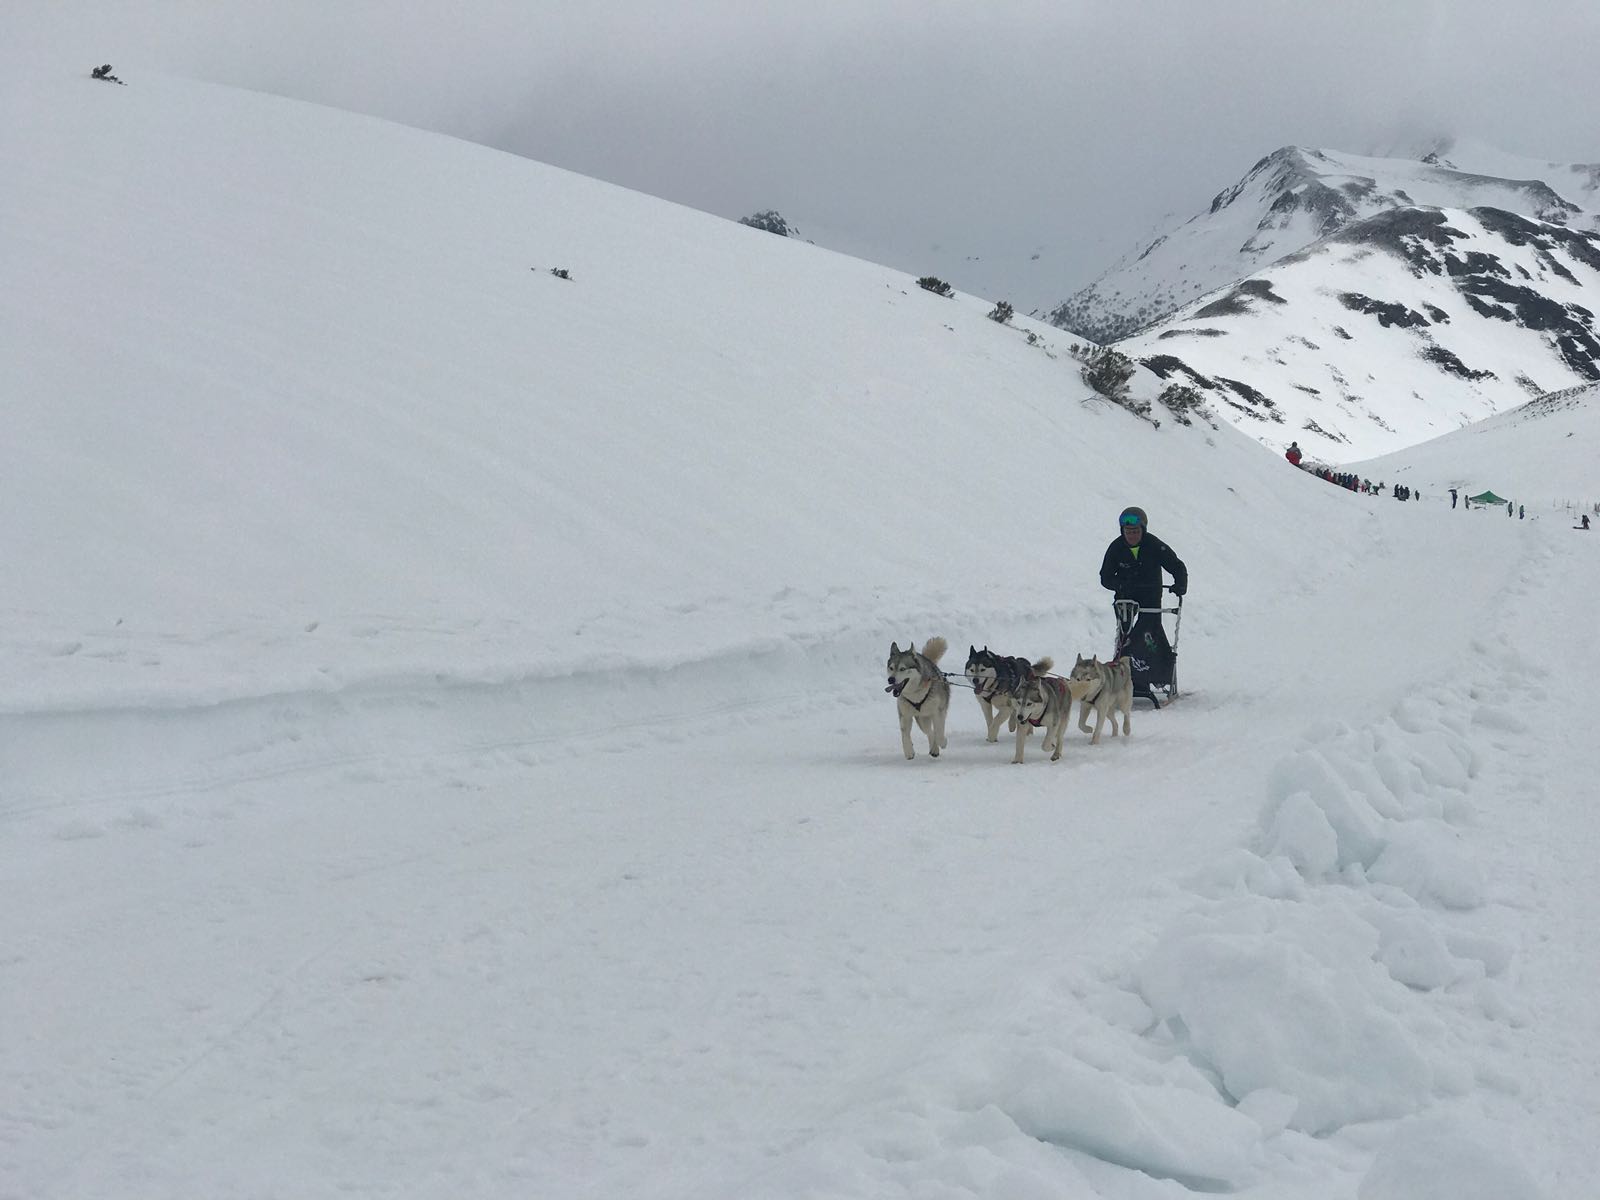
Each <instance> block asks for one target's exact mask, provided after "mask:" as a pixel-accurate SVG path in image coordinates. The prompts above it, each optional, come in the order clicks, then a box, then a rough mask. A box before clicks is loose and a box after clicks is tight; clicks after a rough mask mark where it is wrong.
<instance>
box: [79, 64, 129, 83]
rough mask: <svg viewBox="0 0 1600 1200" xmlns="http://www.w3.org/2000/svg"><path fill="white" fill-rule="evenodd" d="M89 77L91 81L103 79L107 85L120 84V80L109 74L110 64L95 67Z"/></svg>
mask: <svg viewBox="0 0 1600 1200" xmlns="http://www.w3.org/2000/svg"><path fill="white" fill-rule="evenodd" d="M89 77H90V78H91V79H104V80H105V81H106V82H107V83H122V80H120V79H118V78H117V77H116V76H115V75H113V74H112V73H111V64H110V63H106V64H104V65H103V66H99V67H96V68H95V69H94V70H92V71H90V72H89ZM122 86H123V87H127V86H128V85H127V84H125V83H124V84H122Z"/></svg>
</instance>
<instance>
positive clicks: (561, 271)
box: [550, 267, 572, 279]
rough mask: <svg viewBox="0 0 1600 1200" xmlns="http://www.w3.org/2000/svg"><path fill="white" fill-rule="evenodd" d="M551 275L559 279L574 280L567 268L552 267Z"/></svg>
mask: <svg viewBox="0 0 1600 1200" xmlns="http://www.w3.org/2000/svg"><path fill="white" fill-rule="evenodd" d="M550 274H552V275H554V276H555V277H556V278H557V279H571V278H572V275H571V273H570V272H569V271H568V270H567V269H566V268H565V267H551V268H550Z"/></svg>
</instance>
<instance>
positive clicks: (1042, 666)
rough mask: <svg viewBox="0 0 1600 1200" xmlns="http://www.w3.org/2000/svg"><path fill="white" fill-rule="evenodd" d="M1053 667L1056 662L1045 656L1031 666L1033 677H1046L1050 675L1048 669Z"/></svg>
mask: <svg viewBox="0 0 1600 1200" xmlns="http://www.w3.org/2000/svg"><path fill="white" fill-rule="evenodd" d="M1055 665H1056V660H1055V659H1053V658H1051V657H1050V656H1049V655H1048V654H1046V655H1045V656H1044V657H1043V658H1041V659H1040V660H1039V661H1038V662H1036V663H1034V664H1033V673H1034V674H1035V675H1048V674H1050V668H1051V667H1053V666H1055Z"/></svg>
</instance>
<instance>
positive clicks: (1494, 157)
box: [1049, 145, 1600, 342]
mask: <svg viewBox="0 0 1600 1200" xmlns="http://www.w3.org/2000/svg"><path fill="white" fill-rule="evenodd" d="M1451 155H1454V157H1451ZM1428 160H1429V161H1411V160H1407V159H1400V158H1368V157H1362V156H1359V155H1352V154H1343V153H1339V152H1337V151H1332V150H1311V149H1306V148H1304V147H1300V146H1285V147H1283V148H1282V149H1280V150H1277V151H1274V152H1273V153H1272V154H1269V155H1267V156H1266V157H1265V158H1263V159H1262V160H1261V161H1260V162H1258V163H1256V165H1255V166H1254V167H1252V168H1251V169H1250V171H1249V172H1248V173H1247V174H1246V175H1245V176H1244V178H1243V179H1241V180H1239V182H1238V183H1236V184H1234V185H1233V186H1232V187H1230V188H1228V189H1227V190H1225V191H1223V192H1220V193H1219V194H1218V195H1217V196H1216V198H1215V199H1213V200H1212V201H1211V206H1210V208H1209V209H1207V210H1206V211H1205V212H1203V213H1199V214H1197V215H1196V216H1193V217H1191V218H1190V219H1189V220H1188V221H1187V222H1185V223H1184V224H1183V225H1182V226H1180V227H1179V228H1177V229H1174V230H1172V231H1170V232H1169V233H1166V234H1164V235H1162V236H1161V237H1158V238H1157V239H1156V240H1155V241H1153V242H1152V243H1150V244H1149V245H1148V246H1145V247H1143V248H1142V249H1141V250H1139V251H1138V252H1137V253H1136V254H1130V255H1129V256H1128V257H1126V258H1124V259H1123V260H1122V261H1121V262H1119V263H1117V264H1116V265H1115V266H1113V267H1112V268H1111V269H1110V270H1109V271H1107V272H1106V273H1105V274H1104V275H1102V276H1101V277H1100V278H1099V279H1097V280H1095V281H1094V282H1093V283H1091V284H1090V285H1089V286H1088V287H1086V288H1084V289H1082V290H1081V291H1079V292H1077V293H1076V294H1074V295H1073V296H1071V297H1069V298H1068V299H1067V300H1066V301H1064V302H1063V303H1062V304H1060V305H1059V306H1057V307H1056V308H1055V309H1054V310H1052V311H1051V312H1050V314H1049V319H1050V321H1051V322H1052V323H1054V324H1056V325H1060V326H1062V327H1064V328H1068V329H1073V330H1076V331H1079V332H1081V333H1083V334H1084V335H1085V336H1087V337H1090V338H1093V339H1094V340H1096V341H1101V342H1105V341H1114V340H1116V339H1118V338H1122V337H1126V336H1128V335H1129V334H1131V333H1133V332H1134V331H1135V330H1138V329H1141V328H1143V327H1144V326H1146V325H1149V324H1151V323H1152V322H1155V321H1159V320H1160V319H1161V318H1163V317H1165V316H1167V315H1168V314H1170V313H1173V312H1176V311H1177V310H1178V309H1180V308H1182V307H1183V306H1184V305H1185V304H1187V303H1189V302H1190V301H1191V300H1194V299H1195V298H1197V297H1199V296H1201V295H1203V294H1205V293H1207V292H1210V291H1213V290H1215V289H1217V288H1221V287H1224V286H1226V285H1228V284H1231V283H1233V282H1234V281H1236V280H1239V279H1242V278H1244V277H1245V276H1247V275H1252V274H1254V273H1256V272H1257V271H1260V270H1262V269H1263V268H1265V267H1267V266H1270V265H1271V264H1272V263H1274V262H1276V261H1278V260H1279V259H1280V258H1282V257H1284V256H1285V255H1287V254H1292V253H1293V252H1295V251H1296V250H1299V249H1301V248H1302V247H1305V246H1307V245H1309V244H1310V243H1312V242H1314V241H1316V240H1317V239H1318V238H1322V237H1326V236H1327V235H1329V234H1331V233H1335V232H1337V231H1338V230H1340V229H1343V228H1345V227H1346V226H1347V225H1350V224H1352V223H1354V222H1359V221H1362V220H1365V219H1367V218H1369V217H1373V216H1376V215H1377V214H1379V213H1383V212H1386V211H1388V210H1390V209H1394V208H1400V207H1409V206H1413V205H1424V206H1429V207H1435V208H1498V209H1503V210H1505V211H1506V212H1511V213H1517V214H1520V215H1522V216H1527V217H1532V218H1535V219H1537V220H1540V221H1549V222H1554V223H1557V224H1563V225H1569V226H1571V227H1573V228H1575V229H1583V230H1595V229H1600V205H1597V203H1596V199H1597V195H1600V166H1597V165H1571V164H1560V163H1537V162H1532V161H1529V160H1524V159H1518V158H1515V157H1513V156H1510V155H1505V154H1500V153H1498V152H1496V151H1493V150H1492V149H1490V148H1487V147H1481V146H1469V145H1461V146H1459V147H1458V146H1454V145H1445V146H1442V147H1440V148H1439V149H1437V150H1435V151H1433V152H1431V153H1430V154H1429V155H1428ZM1501 171H1504V172H1507V173H1508V174H1507V175H1505V176H1504V177H1500V176H1498V175H1497V172H1501Z"/></svg>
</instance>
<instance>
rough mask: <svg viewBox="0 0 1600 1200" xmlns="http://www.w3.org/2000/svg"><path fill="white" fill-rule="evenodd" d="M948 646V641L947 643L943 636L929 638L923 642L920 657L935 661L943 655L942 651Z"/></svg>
mask: <svg viewBox="0 0 1600 1200" xmlns="http://www.w3.org/2000/svg"><path fill="white" fill-rule="evenodd" d="M949 648H950V647H949V643H947V642H946V641H945V640H944V639H943V638H941V637H936V638H929V639H928V640H927V641H926V642H925V643H924V644H923V647H922V657H923V658H925V659H927V660H928V661H929V662H934V663H936V662H938V661H939V660H940V659H941V658H943V657H944V652H945V651H946V650H948V649H949Z"/></svg>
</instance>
